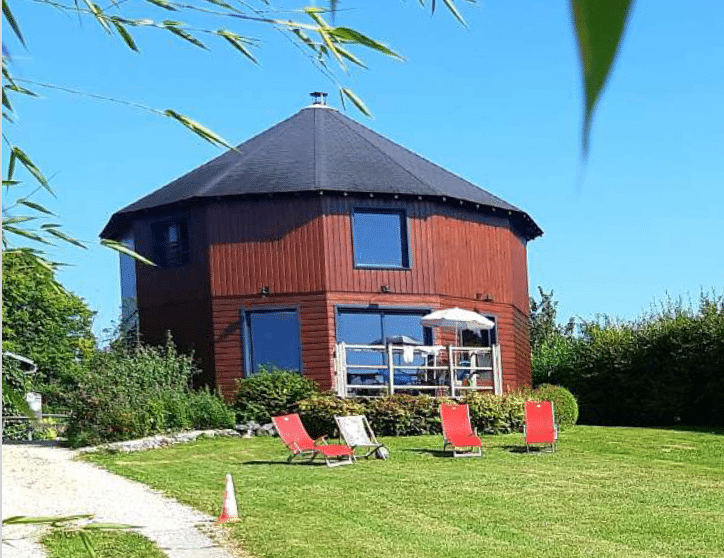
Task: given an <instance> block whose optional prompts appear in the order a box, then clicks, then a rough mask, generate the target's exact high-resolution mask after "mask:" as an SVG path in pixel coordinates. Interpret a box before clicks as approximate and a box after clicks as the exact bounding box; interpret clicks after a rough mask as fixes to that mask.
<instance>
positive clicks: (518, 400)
mask: <svg viewBox="0 0 724 558" xmlns="http://www.w3.org/2000/svg"><path fill="white" fill-rule="evenodd" d="M526 399H527V397H526V395H525V394H523V393H517V392H516V393H506V394H504V395H494V394H490V393H480V392H470V393H468V394H467V395H466V396H465V398H464V400H463V402H464V403H466V404H468V405H469V406H470V422H471V424H472V426H473V427H474V428H477V429H478V432H479V433H481V434H483V433H485V434H504V433H509V432H520V431H521V430H522V429H523V421H524V402H525V400H526ZM450 401H451V400H450V399H449V398H445V397H430V396H427V395H417V396H413V395H405V394H396V395H392V396H385V397H376V398H359V399H342V398H340V397H337V396H334V395H317V396H314V397H311V398H309V399H306V400H304V401H300V402H299V415H300V416H301V418H302V421H303V422H304V425H305V426H306V427H307V429H308V430H309V431H310V434H312V432H314V434H312V435H315V436H316V435H320V434H328V435H330V436H334V435H335V434H336V430H337V425H336V423H335V421H334V416H335V415H338V416H344V415H357V414H363V415H365V416H367V420H368V421H369V423H370V426H371V427H372V430H374V432H375V434H377V435H379V436H419V435H422V434H440V433H442V426H441V423H440V404H441V403H447V402H450Z"/></svg>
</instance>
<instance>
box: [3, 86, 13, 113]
mask: <svg viewBox="0 0 724 558" xmlns="http://www.w3.org/2000/svg"><path fill="white" fill-rule="evenodd" d="M5 89H6V88H5V87H3V106H4V107H5V108H6V109H8V110H9V111H10V112H14V109H13V105H11V104H10V99H9V98H8V96H7V94H6V93H5Z"/></svg>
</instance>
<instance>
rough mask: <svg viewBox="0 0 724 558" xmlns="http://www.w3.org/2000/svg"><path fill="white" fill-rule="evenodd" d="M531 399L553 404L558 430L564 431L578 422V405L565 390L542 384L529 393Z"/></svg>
mask: <svg viewBox="0 0 724 558" xmlns="http://www.w3.org/2000/svg"><path fill="white" fill-rule="evenodd" d="M531 399H533V400H535V401H550V402H552V403H553V413H554V415H555V418H556V423H557V424H558V427H559V428H561V429H564V428H568V427H570V426H573V425H574V424H576V421H577V420H578V403H577V402H576V398H575V397H574V396H573V394H572V393H571V392H570V391H568V390H567V389H566V388H564V387H561V386H553V385H550V384H543V385H542V386H539V387H537V388H536V389H534V390H533V391H532V392H531Z"/></svg>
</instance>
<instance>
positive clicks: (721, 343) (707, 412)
mask: <svg viewBox="0 0 724 558" xmlns="http://www.w3.org/2000/svg"><path fill="white" fill-rule="evenodd" d="M533 367H534V379H535V381H537V382H541V381H544V382H548V383H555V384H558V385H562V386H565V387H567V388H568V389H570V390H571V392H573V393H574V394H575V396H576V398H577V399H578V403H579V405H580V414H581V416H580V421H581V422H583V423H585V424H603V425H632V426H645V425H671V424H676V423H677V422H681V423H683V424H692V425H694V424H709V425H722V424H724V297H716V296H714V295H702V297H701V300H700V301H699V308H698V309H696V310H693V309H691V308H685V307H683V305H681V304H678V303H669V305H668V306H667V307H666V308H664V309H663V310H660V311H658V312H656V313H652V314H651V315H649V316H646V317H644V318H642V319H640V320H638V321H636V322H614V321H611V320H609V319H606V318H603V319H600V320H598V321H597V322H593V323H587V324H583V326H582V332H581V335H580V336H579V337H569V338H560V339H557V340H552V341H551V343H547V344H544V345H543V346H542V347H541V349H540V351H538V353H537V354H534V358H533Z"/></svg>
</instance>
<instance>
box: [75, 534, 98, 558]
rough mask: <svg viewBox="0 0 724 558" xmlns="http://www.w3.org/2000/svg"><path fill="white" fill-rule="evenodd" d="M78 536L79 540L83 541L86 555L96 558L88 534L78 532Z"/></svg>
mask: <svg viewBox="0 0 724 558" xmlns="http://www.w3.org/2000/svg"><path fill="white" fill-rule="evenodd" d="M78 536H79V537H80V540H81V541H83V546H85V549H86V550H87V551H88V555H89V556H90V557H91V558H96V551H95V549H94V548H93V543H92V541H91V539H90V536H88V533H86V532H85V531H79V532H78Z"/></svg>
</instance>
